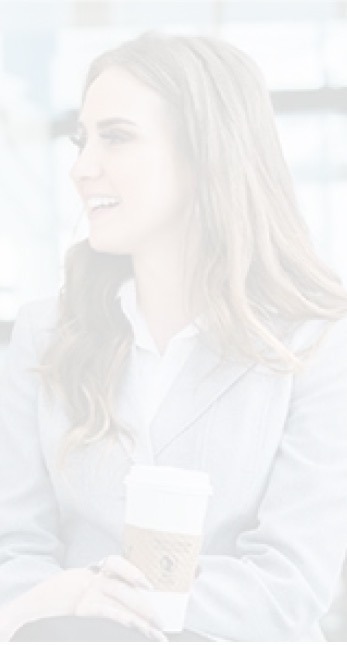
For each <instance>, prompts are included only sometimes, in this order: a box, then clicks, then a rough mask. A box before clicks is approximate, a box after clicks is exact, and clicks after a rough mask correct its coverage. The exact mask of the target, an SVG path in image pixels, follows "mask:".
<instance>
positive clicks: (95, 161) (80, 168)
mask: <svg viewBox="0 0 347 645" xmlns="http://www.w3.org/2000/svg"><path fill="white" fill-rule="evenodd" d="M101 172H102V168H101V163H100V159H99V156H98V152H97V149H96V147H95V146H92V145H87V144H86V145H85V146H84V148H83V149H82V150H81V151H80V153H79V155H78V157H77V159H76V161H75V162H74V164H73V165H72V167H71V170H70V177H71V178H72V179H73V181H75V182H79V181H81V180H82V179H96V178H98V177H99V176H100V174H101Z"/></svg>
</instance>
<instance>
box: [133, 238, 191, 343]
mask: <svg viewBox="0 0 347 645" xmlns="http://www.w3.org/2000/svg"><path fill="white" fill-rule="evenodd" d="M133 268H134V277H135V284H136V296H137V302H138V305H139V308H140V309H141V311H142V313H143V315H144V317H145V319H146V322H147V325H148V328H149V330H150V332H151V334H152V336H153V338H154V340H155V342H156V344H157V346H158V347H159V348H160V349H164V348H165V346H166V345H167V343H168V341H169V340H170V338H171V337H172V336H173V335H174V334H175V333H177V332H179V331H180V330H181V329H183V328H184V327H185V326H186V325H187V324H189V323H190V322H191V321H192V320H193V318H194V317H195V315H196V313H197V311H198V307H197V306H196V305H195V303H190V306H189V310H187V308H186V307H185V299H184V296H185V290H186V289H187V288H188V287H189V285H190V281H191V271H192V269H193V267H192V266H190V267H184V266H183V261H182V257H181V254H180V253H178V252H174V251H173V250H171V251H168V250H167V249H164V248H161V249H160V250H159V251H158V252H157V253H156V254H154V253H153V252H151V254H150V255H147V256H146V257H144V256H142V257H138V256H137V257H134V258H133Z"/></svg>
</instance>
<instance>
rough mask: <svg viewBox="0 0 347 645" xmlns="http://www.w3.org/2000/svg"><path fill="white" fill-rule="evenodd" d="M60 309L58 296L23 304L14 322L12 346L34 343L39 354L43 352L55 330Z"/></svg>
mask: <svg viewBox="0 0 347 645" xmlns="http://www.w3.org/2000/svg"><path fill="white" fill-rule="evenodd" d="M58 308H59V296H58V295H54V296H50V297H48V298H41V299H37V300H32V301H30V302H27V303H25V304H23V305H22V306H21V307H20V308H19V311H18V314H17V316H16V319H15V322H14V326H13V330H12V338H11V344H13V343H16V344H18V343H24V342H25V343H32V344H33V346H34V349H35V350H36V351H37V352H40V351H42V350H43V349H44V347H45V345H46V344H47V343H48V342H49V340H50V338H51V336H52V334H53V332H54V330H55V326H56V323H57V320H58Z"/></svg>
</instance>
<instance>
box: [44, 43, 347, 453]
mask: <svg viewBox="0 0 347 645" xmlns="http://www.w3.org/2000/svg"><path fill="white" fill-rule="evenodd" d="M113 66H117V67H119V66H121V67H122V68H124V69H126V70H127V71H129V72H130V73H131V74H133V75H134V76H135V77H136V78H137V79H139V80H140V81H142V82H144V83H145V84H147V85H148V86H150V87H152V88H154V89H155V90H156V91H157V93H158V94H159V95H161V96H162V97H163V99H164V100H165V101H166V102H167V104H168V105H169V106H170V107H171V108H173V113H174V114H176V117H177V123H178V124H179V128H180V132H181V134H182V137H183V139H184V140H185V141H186V144H187V150H189V154H190V155H191V162H192V164H193V167H194V169H195V172H196V177H197V178H198V186H199V190H198V193H197V196H196V199H197V204H196V206H197V212H198V216H199V218H200V224H201V230H202V231H203V236H202V239H201V245H200V248H199V251H198V253H197V256H196V258H195V261H194V276H193V278H192V280H191V283H190V284H189V285H187V293H188V292H189V290H191V291H190V293H191V294H192V293H193V294H195V293H196V292H197V290H198V287H199V290H200V291H201V292H202V295H201V297H202V303H203V310H204V312H205V319H206V326H205V328H204V329H203V330H202V331H203V333H205V336H206V340H207V342H209V340H210V341H211V342H212V343H214V347H216V348H217V351H218V352H219V353H220V357H221V360H222V361H223V360H228V357H230V356H231V355H232V354H233V355H235V354H238V355H239V356H243V357H245V358H248V359H249V358H250V359H251V360H254V361H257V362H261V363H264V364H267V365H269V366H270V367H273V368H279V369H287V370H293V369H296V368H297V367H298V366H300V365H301V363H302V360H301V357H300V356H299V355H296V354H295V353H293V351H292V350H291V349H290V347H289V346H288V344H287V343H286V339H288V338H289V337H290V335H291V334H292V332H294V331H295V329H296V327H298V326H300V325H301V324H302V323H304V322H305V321H308V320H312V319H322V320H325V321H334V320H337V319H339V318H340V317H342V316H343V315H344V314H345V313H346V311H347V296H346V293H345V291H344V290H343V288H342V286H341V284H340V282H339V280H338V279H337V278H336V276H335V275H334V274H333V273H332V272H331V271H330V270H329V269H328V268H327V267H326V266H325V265H324V264H323V263H322V262H321V261H320V260H319V258H318V257H317V255H316V253H315V252H314V250H313V248H312V245H311V243H310V239H309V235H308V232H307V229H306V226H305V224H304V221H303V219H302V217H301V216H300V214H299V212H298V207H297V203H296V199H295V195H294V191H293V186H292V181H291V177H290V174H289V172H288V168H287V165H286V163H285V161H284V159H283V155H282V151H281V146H280V143H279V139H278V135H277V131H276V127H275V120H274V115H273V109H272V105H271V101H270V98H269V93H268V91H267V89H266V86H265V83H264V81H263V78H262V75H261V73H260V71H259V69H258V68H257V66H256V65H255V63H254V62H253V61H252V60H251V59H250V58H249V57H248V56H247V55H245V54H244V53H242V52H241V51H239V50H238V49H236V48H235V47H233V46H232V45H231V44H229V43H228V42H224V41H222V40H219V39H215V38H210V37H207V36H174V35H163V34H158V33H155V32H147V33H145V34H142V35H141V36H139V37H137V38H136V39H134V40H131V41H128V42H126V43H123V44H121V45H120V46H119V47H117V48H116V49H114V50H111V51H107V52H105V53H103V54H102V55H101V56H99V57H98V58H97V59H96V60H95V61H94V62H93V63H92V65H91V67H90V70H89V73H88V76H87V80H86V86H85V91H84V96H85V94H86V92H87V91H88V88H89V86H90V85H91V83H92V82H93V81H94V80H95V79H96V78H97V77H98V76H99V74H101V73H102V72H103V71H104V70H106V69H110V68H112V67H113ZM186 252H189V237H188V236H187V251H186ZM131 267H132V264H131V259H130V258H129V257H126V256H117V255H114V256H112V255H109V254H104V253H100V252H97V251H95V250H93V249H91V247H90V246H89V242H88V240H83V241H82V242H80V243H78V244H76V245H75V246H73V247H71V248H70V249H69V251H68V253H67V256H66V262H65V279H64V285H63V288H62V290H61V294H60V299H59V308H60V309H59V317H58V321H57V325H56V329H55V337H54V339H53V341H52V343H51V344H50V346H49V347H48V348H47V351H46V352H45V354H44V356H43V357H42V362H41V365H40V367H39V371H40V373H41V375H42V377H43V379H44V382H45V384H46V386H47V391H48V392H50V394H51V395H53V396H54V394H58V392H59V393H60V394H61V396H62V400H63V402H64V403H65V405H66V409H67V411H68V414H69V417H70V419H71V426H72V427H71V429H70V431H69V433H68V435H67V437H66V442H65V444H64V450H63V453H64V455H66V453H67V452H68V451H69V450H70V449H72V448H73V447H76V446H81V445H82V444H87V443H90V442H92V441H98V440H100V439H102V438H103V437H105V436H106V435H109V436H111V437H112V438H114V439H117V437H118V433H119V432H127V433H128V434H129V435H131V429H129V428H125V427H124V426H123V425H122V424H120V423H119V421H118V420H117V410H116V409H115V400H116V393H117V391H118V387H119V384H120V382H121V378H122V374H123V373H124V367H125V364H126V361H127V357H128V355H129V350H130V347H131V343H132V340H133V337H132V330H131V327H130V324H129V322H128V320H127V319H126V317H125V316H124V314H123V312H122V310H121V308H120V303H119V300H118V299H116V298H115V294H116V292H117V290H118V288H119V286H120V285H121V284H122V282H123V281H124V280H125V279H126V278H128V277H129V276H131V275H132V268H131ZM188 300H189V297H188ZM91 302H92V303H93V306H92V307H91V306H90V303H91Z"/></svg>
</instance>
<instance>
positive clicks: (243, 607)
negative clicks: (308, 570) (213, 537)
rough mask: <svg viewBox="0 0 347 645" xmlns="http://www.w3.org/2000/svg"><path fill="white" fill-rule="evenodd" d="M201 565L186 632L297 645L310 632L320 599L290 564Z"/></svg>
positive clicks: (209, 559) (230, 560) (223, 559)
mask: <svg viewBox="0 0 347 645" xmlns="http://www.w3.org/2000/svg"><path fill="white" fill-rule="evenodd" d="M260 559H261V558H260ZM265 559H266V558H265ZM199 560H200V567H201V572H200V575H199V576H198V578H197V579H196V580H195V583H194V585H193V588H192V592H191V596H190V600H189V604H188V608H187V614H186V619H185V623H184V628H185V629H186V630H190V631H194V632H198V633H199V632H200V633H202V634H205V635H207V636H210V637H211V638H213V637H218V639H226V640H231V641H240V640H241V641H242V640H243V641H246V640H247V641H265V640H267V641H283V640H288V641H295V640H296V639H297V637H298V635H299V634H301V635H302V634H306V633H307V632H309V631H310V625H312V624H313V623H314V622H315V619H316V618H317V615H318V613H319V607H318V606H317V598H315V597H314V594H313V593H312V591H311V590H310V589H309V587H308V586H307V585H306V583H305V581H304V579H303V578H302V576H301V575H300V573H299V572H298V571H297V570H296V569H295V567H294V566H292V564H291V563H290V562H289V561H288V560H286V558H283V559H282V558H280V557H279V558H278V560H277V561H276V562H275V558H274V559H273V560H272V564H270V562H268V563H265V562H264V564H263V565H262V564H261V563H260V562H258V563H256V562H255V561H252V558H249V559H247V558H245V559H244V558H235V557H229V556H212V555H211V556H201V557H200V558H199ZM274 570H276V575H275V574H274Z"/></svg>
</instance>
